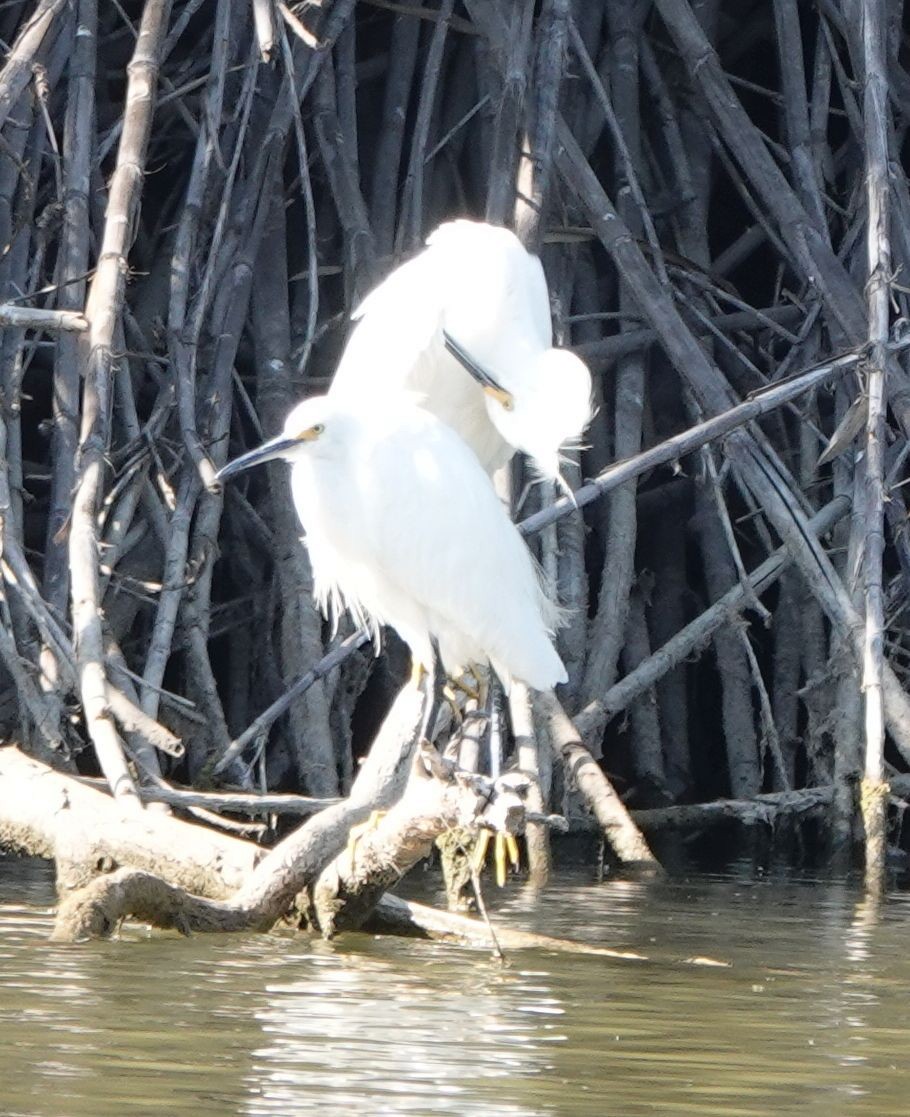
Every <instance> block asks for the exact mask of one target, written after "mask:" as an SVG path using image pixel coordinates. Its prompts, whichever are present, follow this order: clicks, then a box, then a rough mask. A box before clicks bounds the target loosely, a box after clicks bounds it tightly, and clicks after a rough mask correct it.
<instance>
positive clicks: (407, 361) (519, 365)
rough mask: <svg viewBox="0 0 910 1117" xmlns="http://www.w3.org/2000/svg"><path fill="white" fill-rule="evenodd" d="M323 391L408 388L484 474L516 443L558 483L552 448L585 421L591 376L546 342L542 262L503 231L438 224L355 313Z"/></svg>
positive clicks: (359, 393)
mask: <svg viewBox="0 0 910 1117" xmlns="http://www.w3.org/2000/svg"><path fill="white" fill-rule="evenodd" d="M354 318H355V319H356V320H357V324H356V326H355V328H354V330H353V332H352V334H351V337H350V339H349V340H348V343H347V347H346V348H345V351H344V353H343V355H342V358H341V361H340V363H339V365H338V368H337V370H336V372H335V377H334V380H333V382H332V387H331V389H330V394H331V395H333V396H338V395H340V394H347V395H349V396H350V397H351V398H354V399H357V400H358V401H360V402H361V403H362V401H363V399H364V396H365V394H366V393H370V394H373V393H375V394H376V395H389V394H391V393H394V392H396V391H412V392H416V393H418V394H419V395H420V396H421V397H422V400H421V406H423V407H425V408H426V409H427V410H429V411H432V412H433V414H434V415H436V416H438V417H439V418H440V419H442V420H443V422H445V423H447V424H448V425H449V426H450V427H452V428H453V429H454V430H455V431H457V432H458V434H460V435H461V437H462V438H463V439H464V441H465V442H466V443H467V444H468V446H470V447H471V449H472V450H473V451H474V453H475V454H476V456H477V458H478V460H479V461H480V464H481V465H482V466H483V468H484V469H485V470H486V471H487V472H488V473H490V474H492V473H493V472H494V471H495V470H497V469H498V468H499V467H500V466H502V465H505V463H506V462H507V461H508V460H509V459H510V458H511V457H512V455H513V453H514V452H515V450H522V451H524V453H526V454H528V455H529V456H530V457H531V458H532V459H533V461H534V463H535V465H536V467H537V469H538V470H539V471H540V473H541V474H542V475H543V476H544V477H548V478H550V479H553V480H561V478H560V473H559V450H560V447H562V446H563V445H564V444H565V443H567V442H570V441H571V440H573V439H578V438H579V437H580V435H581V434H582V431H583V430H584V428H585V427H586V426H587V424H588V422H589V420H590V418H591V374H590V373H589V371H588V369H587V366H586V365H585V364H584V362H583V361H581V360H580V358H578V357H577V356H575V354H574V353H571V352H570V351H569V350H567V349H554V348H553V330H552V324H551V320H550V301H549V296H548V294H547V281H546V278H545V277H544V272H543V267H542V266H541V263H540V260H539V259H538V258H537V257H536V256H533V255H531V254H530V253H529V252H527V251H526V250H525V248H524V247H523V246H522V244H521V242H520V241H519V239H518V238H517V237H516V236H515V234H514V233H512V232H510V231H509V230H508V229H503V228H500V227H498V226H494V225H487V224H486V223H484V222H479V221H467V220H458V221H451V222H448V223H447V224H445V225H440V227H439V228H438V229H436V231H435V232H434V233H432V234H431V235H430V236H429V238H428V239H427V247H426V248H425V249H424V250H423V251H422V252H421V253H419V254H418V255H417V256H415V257H414V258H413V259H412V260H409V261H407V263H404V264H402V265H401V266H400V267H398V268H396V269H395V271H393V272H392V273H391V274H390V275H389V276H388V277H387V278H386V279H385V280H383V282H382V283H380V284H379V286H378V287H376V288H375V289H374V290H373V291H372V292H370V294H369V295H367V297H366V299H365V300H364V301H363V303H362V304H361V305H360V307H359V308H358V309H357V311H356V312H355V314H354Z"/></svg>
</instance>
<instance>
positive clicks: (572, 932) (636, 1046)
mask: <svg viewBox="0 0 910 1117" xmlns="http://www.w3.org/2000/svg"><path fill="white" fill-rule="evenodd" d="M495 899H496V906H497V907H498V915H497V918H499V919H500V920H508V921H509V922H510V923H511V924H513V925H517V926H522V927H527V928H529V929H535V930H540V931H544V932H546V933H548V934H551V935H564V936H569V937H572V938H576V939H581V940H584V941H588V942H594V943H602V944H607V945H610V946H614V947H619V948H623V949H632V950H637V951H640V952H642V953H646V954H648V955H649V956H650V960H649V961H647V962H637V963H636V962H618V961H612V960H610V959H606V958H601V957H585V956H563V955H556V954H552V953H548V952H537V951H535V952H523V953H521V954H515V955H513V956H512V958H511V959H510V961H509V964H508V965H507V966H506V967H502V966H501V965H499V964H498V963H496V962H494V961H493V960H491V959H490V958H489V957H488V956H486V955H485V954H484V953H481V952H476V951H468V950H461V949H458V948H455V947H451V946H442V945H436V944H431V943H420V942H408V941H401V940H394V939H373V938H369V937H367V936H347V937H343V938H341V939H340V940H338V941H337V942H335V943H332V944H325V943H322V942H319V941H312V940H309V939H307V938H304V937H302V936H289V935H270V936H263V935H260V936H242V935H232V936H224V937H196V938H193V939H189V940H184V939H179V938H177V937H173V936H169V935H163V934H148V933H146V932H145V931H143V930H142V929H141V928H138V927H130V928H128V929H127V930H126V931H125V932H124V934H123V937H122V938H121V939H120V940H118V941H113V942H107V943H92V944H87V945H81V946H76V947H73V946H59V945H54V944H50V943H48V942H47V941H46V936H47V933H48V930H49V928H50V924H51V904H52V902H53V889H52V884H51V878H50V875H49V873H48V871H47V870H46V868H45V867H44V866H41V865H38V864H36V863H34V862H23V861H14V860H12V859H2V858H0V1113H2V1114H3V1115H4V1117H127V1115H144V1114H193V1115H194V1117H209V1115H216V1114H217V1115H219V1117H223V1115H225V1114H245V1115H249V1117H272V1115H274V1117H288V1115H292V1114H297V1113H301V1114H307V1113H317V1112H318V1113H321V1114H334V1113H339V1114H341V1113H350V1112H352V1111H361V1112H364V1113H367V1114H371V1115H372V1114H383V1115H395V1114H415V1115H426V1117H429V1115H434V1114H451V1115H453V1117H455V1115H457V1117H475V1115H476V1117H546V1115H551V1114H552V1115H559V1117H582V1115H591V1117H595V1115H596V1117H604V1115H617V1117H625V1115H627V1114H628V1115H633V1114H689V1115H693V1117H695V1115H698V1117H708V1115H718V1117H739V1115H743V1117H746V1115H748V1117H753V1115H754V1117H765V1115H767V1114H769V1113H778V1114H781V1113H800V1114H805V1115H810V1117H811V1115H812V1114H816V1113H817V1114H820V1115H821V1114H824V1115H825V1117H839V1115H853V1114H857V1115H859V1114H868V1115H869V1117H889V1115H892V1114H893V1115H895V1117H897V1115H900V1117H904V1115H905V1114H906V1113H907V1112H908V1101H907V1097H908V1081H910V1080H908V1078H907V1071H908V1069H910V1054H908V1048H910V1043H908V1040H910V996H908V994H910V951H908V949H907V942H908V941H910V904H908V899H907V897H906V896H905V895H903V894H894V895H891V896H889V897H888V898H887V899H886V900H885V901H884V902H883V903H882V905H881V906H880V907H879V908H878V909H877V910H870V909H869V908H868V906H867V905H865V904H863V902H862V897H861V895H859V894H858V893H857V892H856V891H855V890H853V889H851V888H849V887H847V886H844V885H836V884H830V883H817V882H811V881H799V882H792V881H791V882H780V881H771V880H752V879H749V877H748V875H739V876H736V875H734V876H732V877H724V878H721V877H714V878H711V877H701V878H697V879H690V880H684V881H679V880H677V881H672V882H662V883H650V884H629V883H623V882H619V881H615V882H608V883H604V884H600V885H597V884H592V883H590V882H589V881H588V880H587V879H583V878H581V877H574V878H569V879H568V881H565V880H564V881H563V882H562V883H560V884H558V885H557V886H556V887H554V888H553V889H552V890H551V891H550V892H548V893H547V894H546V895H545V896H544V897H543V898H542V899H541V900H536V901H535V900H532V899H531V898H530V897H528V896H526V895H525V894H523V893H522V892H521V890H520V889H519V888H518V887H517V886H516V887H512V888H511V889H510V890H507V891H506V892H505V893H504V894H503V895H502V896H501V897H496V898H495ZM694 956H711V957H714V958H717V959H723V960H726V961H728V962H730V963H731V965H730V966H729V967H726V968H713V967H700V966H693V965H691V964H687V962H686V959H690V958H692V957H694Z"/></svg>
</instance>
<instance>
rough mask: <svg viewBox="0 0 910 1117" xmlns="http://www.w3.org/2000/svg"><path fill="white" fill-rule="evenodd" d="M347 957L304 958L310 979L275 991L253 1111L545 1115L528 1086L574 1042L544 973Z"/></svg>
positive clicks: (263, 1015)
mask: <svg viewBox="0 0 910 1117" xmlns="http://www.w3.org/2000/svg"><path fill="white" fill-rule="evenodd" d="M418 950H419V948H418ZM338 960H339V959H338V958H337V956H336V957H333V958H332V959H331V960H329V959H324V958H323V959H318V958H312V957H310V958H309V959H301V961H309V962H310V963H311V965H310V966H307V967H306V969H307V974H306V977H305V978H301V979H300V980H297V981H294V982H291V983H282V984H276V985H269V986H268V987H267V989H266V992H267V995H268V1003H267V1005H266V1007H265V1008H264V1009H262V1010H260V1011H258V1012H257V1013H256V1018H257V1020H258V1022H259V1023H260V1025H261V1027H262V1029H263V1032H264V1033H265V1035H266V1037H267V1042H266V1043H264V1044H263V1045H262V1046H260V1047H259V1048H257V1049H256V1050H255V1051H254V1053H253V1060H254V1074H253V1076H252V1077H251V1083H250V1084H251V1094H252V1099H251V1100H250V1101H249V1102H248V1111H249V1112H250V1113H252V1114H257V1115H259V1114H284V1113H288V1112H306V1111H307V1110H308V1109H309V1108H317V1107H318V1105H319V1104H320V1101H319V1097H320V1096H321V1097H322V1098H323V1099H324V1098H325V1097H326V1096H331V1097H332V1099H333V1104H335V1105H337V1106H339V1107H342V1106H345V1105H351V1106H354V1105H358V1106H360V1107H364V1108H367V1109H369V1111H370V1112H377V1111H378V1112H391V1111H394V1112H396V1113H428V1112H433V1113H453V1114H466V1115H469V1114H488V1113H490V1112H493V1111H494V1110H495V1112H496V1113H501V1114H514V1115H516V1117H517V1115H525V1114H532V1113H534V1114H536V1113H539V1112H545V1110H541V1109H540V1108H538V1107H537V1106H534V1105H529V1104H527V1102H525V1101H523V1100H522V1095H523V1094H527V1095H528V1097H531V1096H532V1095H533V1089H527V1090H526V1089H524V1088H523V1087H522V1085H521V1083H522V1080H526V1079H529V1078H532V1077H534V1076H536V1075H540V1074H542V1073H545V1072H546V1071H547V1070H548V1069H549V1068H550V1066H551V1064H550V1056H549V1052H548V1048H549V1046H550V1045H551V1044H553V1043H560V1042H564V1041H565V1040H566V1038H567V1037H566V1035H565V1034H564V1033H563V1032H562V1031H561V1030H560V1028H559V1025H558V1020H559V1017H560V1016H561V1014H562V1013H563V1012H564V1009H563V1008H562V1006H561V1002H560V999H559V998H558V997H557V996H555V995H554V991H553V988H552V987H551V985H550V984H549V983H548V982H547V981H546V979H547V977H548V974H547V973H546V971H523V970H504V971H501V970H499V969H498V968H497V967H496V965H495V964H494V963H492V962H489V961H487V960H485V959H483V958H479V959H478V958H476V957H465V958H464V959H463V960H462V961H463V965H460V966H453V965H452V963H451V962H450V961H446V960H444V959H442V958H439V957H438V956H437V950H436V948H431V950H430V952H429V953H427V954H425V955H424V957H422V958H421V957H419V956H418V957H414V958H413V959H412V960H413V961H414V962H415V964H416V965H415V969H414V972H402V967H401V958H400V956H396V957H394V958H392V957H389V958H382V957H377V956H375V955H363V954H357V955H351V954H347V955H346V957H345V958H344V960H343V966H342V967H341V968H339V966H338V965H337V962H338ZM388 1106H393V1107H394V1108H393V1109H392V1110H390V1109H388V1108H386V1107H388Z"/></svg>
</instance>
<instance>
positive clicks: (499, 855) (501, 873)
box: [473, 830, 520, 888]
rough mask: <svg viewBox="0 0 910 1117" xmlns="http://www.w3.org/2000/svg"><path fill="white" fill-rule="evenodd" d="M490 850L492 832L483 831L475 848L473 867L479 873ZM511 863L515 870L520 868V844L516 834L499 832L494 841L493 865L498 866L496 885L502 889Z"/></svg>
mask: <svg viewBox="0 0 910 1117" xmlns="http://www.w3.org/2000/svg"><path fill="white" fill-rule="evenodd" d="M489 848H490V831H489V830H481V832H480V835H479V836H478V838H477V845H476V846H475V847H474V858H473V866H474V871H475V872H477V873H479V872H480V870H481V869H482V868H483V865H484V862H485V861H486V859H487V850H488V849H489ZM507 861H508V862H510V863H511V865H512V868H513V869H517V868H518V866H519V863H520V862H519V856H518V842H517V841H516V840H515V835H514V834H503V833H500V832H498V831H497V833H496V837H495V839H494V841H493V864H494V865H495V866H496V883H497V884H498V885H499V887H500V888H502V887H503V885H504V884H505V883H506V862H507Z"/></svg>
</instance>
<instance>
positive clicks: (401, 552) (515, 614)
mask: <svg viewBox="0 0 910 1117" xmlns="http://www.w3.org/2000/svg"><path fill="white" fill-rule="evenodd" d="M278 457H280V458H284V459H286V460H287V461H289V462H290V463H291V467H292V468H291V487H292V491H293V496H294V503H295V505H296V508H297V512H298V515H299V517H300V521H301V523H302V525H303V528H304V532H305V542H306V545H307V548H308V550H309V553H310V559H311V562H312V567H313V573H314V578H315V592H316V594H317V597H318V599H319V600H320V602H321V603H322V604H323V606H324V607H329V606H330V604H331V603H332V602H333V601H334V603H335V604H336V605H340V604H342V603H343V604H345V605H347V606H348V608H350V609H351V610H352V612H353V613H354V615H355V616H356V617H358V618H359V619H360V620H367V619H371V620H372V621H373V622H374V623H379V624H389V625H391V626H392V627H393V628H394V629H396V631H397V632H398V633H399V635H400V636H401V637H402V638H403V639H404V641H405V642H406V643H407V644H408V645H409V647H410V649H411V651H412V653H413V655H414V657H415V658H416V659H417V660H418V661H419V662H420V663H423V664H424V665H427V666H430V665H432V664H433V649H432V643H431V639H432V638H434V637H435V639H436V640H437V641H438V645H439V652H440V657H441V659H442V662H443V665H444V666H445V667H446V669H447V671H448V672H449V673H450V674H454V673H457V671H458V669H460V668H465V667H468V666H469V665H470V664H473V663H477V664H481V665H485V664H486V663H487V662H490V663H491V664H492V666H493V668H494V669H495V671H496V673H497V675H499V677H500V679H501V680H502V681H503V683H504V685H505V686H506V687H508V686H509V684H510V682H511V681H512V680H513V679H515V680H519V681H521V682H524V683H526V684H527V685H529V686H531V687H534V688H536V689H539V690H541V689H547V688H550V687H552V686H555V685H556V684H557V683H560V682H564V681H565V679H566V672H565V668H564V667H563V664H562V661H561V660H560V658H559V656H558V655H557V653H556V651H555V650H554V648H553V644H552V642H551V631H552V627H553V624H554V622H555V615H556V610H555V608H554V607H553V606H552V605H551V604H550V603H549V602H548V601H547V599H546V597H545V596H544V594H543V592H542V590H541V587H540V582H539V578H538V573H537V570H536V569H535V566H534V561H533V559H532V557H531V555H530V553H529V551H528V549H527V547H526V546H525V544H524V542H523V540H522V538H521V536H520V535H519V534H518V531H517V530H516V528H515V526H514V525H513V524H512V522H511V520H510V519H509V517H508V515H507V514H506V512H505V510H504V508H503V506H502V504H501V503H500V501H499V499H498V498H497V496H496V494H495V492H494V490H493V487H492V485H491V484H490V481H489V478H488V477H487V476H486V474H485V473H484V471H483V470H482V468H481V467H480V464H479V463H478V461H477V458H476V457H475V456H474V454H473V453H472V452H471V450H470V449H469V448H468V447H467V446H466V445H465V443H464V442H463V441H462V440H461V438H459V437H458V435H457V434H455V432H454V431H453V430H452V429H451V428H450V427H448V426H447V425H446V424H445V423H443V422H441V421H440V420H439V419H437V418H436V417H435V416H434V415H432V414H430V413H429V412H427V411H425V410H424V409H423V408H421V407H418V406H416V405H415V403H414V401H413V399H412V397H409V396H408V395H407V394H404V393H400V394H395V395H393V396H392V397H391V398H388V399H385V400H383V399H380V398H377V399H375V400H374V401H372V404H371V406H369V407H364V406H354V404H353V401H351V400H349V399H347V398H346V397H345V396H343V395H341V396H338V395H334V394H332V395H329V396H322V397H317V398H314V399H310V400H306V401H304V402H303V403H301V404H299V405H298V406H297V407H295V408H294V410H293V411H291V413H290V415H289V416H288V418H287V421H286V423H285V429H284V433H283V434H282V435H280V436H279V437H278V438H276V439H272V440H271V442H267V443H266V444H265V445H264V446H262V447H260V448H259V449H257V450H253V451H251V452H250V453H248V454H245V455H244V456H243V457H241V458H238V459H237V460H236V461H234V462H232V463H231V464H230V465H228V466H226V467H225V468H224V469H223V470H222V471H221V474H220V476H221V477H227V476H230V475H231V474H233V473H237V472H239V471H240V470H241V469H245V468H247V467H248V466H251V465H254V464H257V463H258V462H261V461H267V460H269V459H271V458H278Z"/></svg>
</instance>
